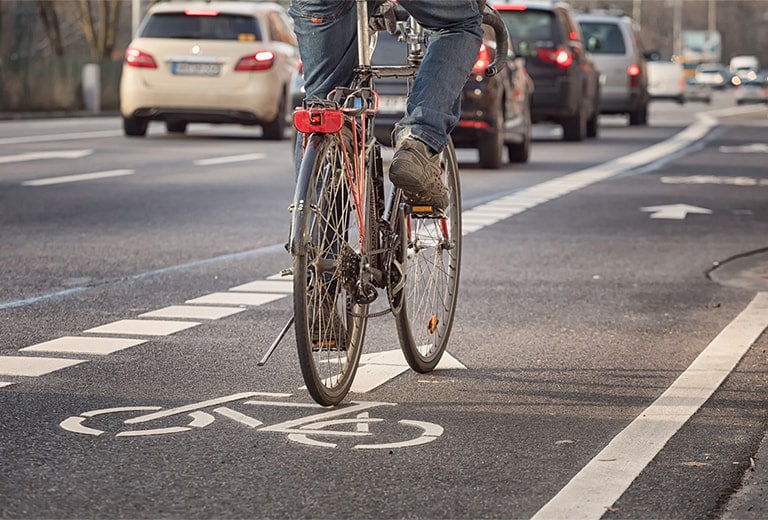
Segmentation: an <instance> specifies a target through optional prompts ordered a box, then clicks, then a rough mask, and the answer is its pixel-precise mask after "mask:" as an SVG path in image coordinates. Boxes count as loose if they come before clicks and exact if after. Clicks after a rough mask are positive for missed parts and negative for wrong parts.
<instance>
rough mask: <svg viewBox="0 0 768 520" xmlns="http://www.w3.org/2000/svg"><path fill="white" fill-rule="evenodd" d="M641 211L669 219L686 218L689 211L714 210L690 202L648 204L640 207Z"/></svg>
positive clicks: (706, 213)
mask: <svg viewBox="0 0 768 520" xmlns="http://www.w3.org/2000/svg"><path fill="white" fill-rule="evenodd" d="M640 211H645V212H648V213H650V214H651V215H650V217H651V218H663V219H668V220H685V217H686V216H687V215H688V213H696V214H699V215H711V214H712V210H711V209H707V208H700V207H698V206H691V205H690V204H664V205H661V206H646V207H644V208H640Z"/></svg>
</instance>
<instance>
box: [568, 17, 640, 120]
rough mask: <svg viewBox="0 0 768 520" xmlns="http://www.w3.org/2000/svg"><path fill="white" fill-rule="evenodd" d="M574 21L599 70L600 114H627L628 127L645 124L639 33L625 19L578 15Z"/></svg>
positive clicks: (634, 25)
mask: <svg viewBox="0 0 768 520" xmlns="http://www.w3.org/2000/svg"><path fill="white" fill-rule="evenodd" d="M576 21H577V22H578V23H579V26H580V27H581V32H582V33H583V34H584V41H585V42H586V44H587V48H588V49H589V50H590V52H591V53H592V59H593V60H594V62H595V65H596V66H597V69H598V70H599V71H600V112H601V113H603V114H628V115H629V124H630V125H645V124H648V101H649V95H648V72H647V70H646V60H645V58H644V55H643V54H644V52H643V48H642V47H641V43H640V34H639V31H638V29H637V26H636V24H635V23H634V22H633V21H632V19H631V18H630V17H628V16H623V15H618V14H610V13H596V12H590V13H580V14H577V15H576Z"/></svg>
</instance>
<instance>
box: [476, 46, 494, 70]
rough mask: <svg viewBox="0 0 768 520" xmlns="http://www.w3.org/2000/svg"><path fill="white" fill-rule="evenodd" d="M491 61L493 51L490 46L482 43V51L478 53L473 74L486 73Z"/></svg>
mask: <svg viewBox="0 0 768 520" xmlns="http://www.w3.org/2000/svg"><path fill="white" fill-rule="evenodd" d="M490 63H491V52H490V51H489V50H488V47H486V45H485V44H484V43H483V44H481V45H480V52H479V53H477V61H476V62H475V66H474V67H472V73H473V74H484V73H485V69H486V68H487V67H488V64H490Z"/></svg>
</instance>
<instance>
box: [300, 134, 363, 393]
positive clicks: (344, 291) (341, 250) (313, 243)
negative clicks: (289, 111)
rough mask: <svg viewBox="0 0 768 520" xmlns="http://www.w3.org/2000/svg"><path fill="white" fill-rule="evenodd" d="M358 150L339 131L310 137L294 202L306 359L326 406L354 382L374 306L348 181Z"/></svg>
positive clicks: (308, 379)
mask: <svg viewBox="0 0 768 520" xmlns="http://www.w3.org/2000/svg"><path fill="white" fill-rule="evenodd" d="M350 150H351V148H350V145H349V144H348V145H346V147H345V148H342V141H341V139H340V137H339V135H338V134H313V135H312V136H310V138H309V140H308V144H307V148H306V151H305V154H304V158H303V159H302V165H301V170H300V174H299V179H298V182H297V197H296V199H297V200H296V207H295V209H294V212H295V215H294V227H293V229H294V234H295V235H296V236H295V237H294V238H293V243H294V244H295V246H293V249H294V259H293V273H294V275H293V305H294V315H295V318H296V321H295V331H296V343H297V346H298V354H299V364H300V366H301V373H302V376H303V377H304V382H305V383H306V385H307V390H309V393H310V395H311V396H312V398H313V399H314V400H315V401H317V402H318V403H319V404H321V405H324V406H331V405H335V404H338V403H339V402H341V401H342V399H344V397H345V396H346V394H347V392H348V391H349V389H350V387H351V386H352V381H353V379H354V376H355V372H356V371H357V366H358V363H359V361H360V353H361V350H362V346H363V339H364V336H365V328H366V324H367V312H368V309H367V307H368V306H367V305H361V304H358V303H356V301H355V300H356V298H355V294H356V291H355V289H356V283H357V280H358V278H359V265H360V251H361V239H360V237H361V232H360V228H359V225H358V223H359V219H358V216H357V215H356V214H355V211H356V209H355V206H356V205H355V203H354V200H353V197H352V193H351V191H350V186H349V184H348V182H347V179H348V177H347V168H349V167H350V166H351V165H352V164H354V162H353V160H352V157H351V154H350V153H349V152H350ZM364 198H365V199H366V200H365V201H364V205H367V204H369V202H368V197H364ZM362 236H363V237H365V236H366V234H365V233H363V234H362Z"/></svg>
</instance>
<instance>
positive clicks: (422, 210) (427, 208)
mask: <svg viewBox="0 0 768 520" xmlns="http://www.w3.org/2000/svg"><path fill="white" fill-rule="evenodd" d="M433 210H434V208H433V207H432V206H411V211H413V212H415V213H432V211H433Z"/></svg>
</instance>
